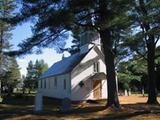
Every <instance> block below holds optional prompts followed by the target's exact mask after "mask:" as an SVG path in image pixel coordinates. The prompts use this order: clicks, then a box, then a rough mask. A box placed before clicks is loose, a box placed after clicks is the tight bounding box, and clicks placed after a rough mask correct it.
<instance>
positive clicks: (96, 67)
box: [93, 62, 99, 72]
mask: <svg viewBox="0 0 160 120" xmlns="http://www.w3.org/2000/svg"><path fill="white" fill-rule="evenodd" d="M93 67H94V68H93V69H94V72H99V62H95V63H94V65H93Z"/></svg>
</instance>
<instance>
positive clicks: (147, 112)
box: [0, 95, 160, 120]
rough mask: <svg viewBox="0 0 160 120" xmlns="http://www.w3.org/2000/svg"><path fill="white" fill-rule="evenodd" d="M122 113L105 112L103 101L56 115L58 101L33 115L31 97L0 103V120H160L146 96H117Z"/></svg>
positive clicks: (159, 109)
mask: <svg viewBox="0 0 160 120" xmlns="http://www.w3.org/2000/svg"><path fill="white" fill-rule="evenodd" d="M119 99H120V103H121V110H115V109H114V110H113V109H111V108H108V109H105V101H104V100H102V101H89V102H82V103H80V104H75V103H74V104H73V105H72V106H73V110H72V111H70V112H67V113H62V112H59V104H60V103H59V101H57V100H51V99H45V100H44V104H45V105H44V111H43V112H42V113H39V114H38V113H34V105H33V104H34V96H32V97H25V98H15V99H14V100H13V98H12V100H11V98H10V99H8V100H6V101H4V103H2V104H0V120H5V119H9V120H28V119H32V120H36V119H41V120H48V119H49V120H71V119H74V120H82V119H83V120H84V119H86V120H106V119H107V120H108V119H109V120H112V119H114V120H160V105H147V104H145V102H146V101H147V97H142V96H140V95H132V96H129V97H126V96H120V97H119ZM158 100H159V102H160V98H158Z"/></svg>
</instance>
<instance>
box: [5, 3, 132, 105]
mask: <svg viewBox="0 0 160 120" xmlns="http://www.w3.org/2000/svg"><path fill="white" fill-rule="evenodd" d="M23 2H24V4H23V5H24V6H23V8H22V10H21V13H20V14H18V15H17V16H16V17H14V18H13V19H7V21H10V22H11V23H12V24H17V23H21V22H23V21H25V20H28V19H29V18H33V17H35V16H36V21H37V22H36V24H35V26H34V29H33V33H34V34H33V35H34V36H33V37H32V38H29V39H27V40H26V41H24V42H23V43H22V44H20V47H21V49H20V51H18V52H13V53H15V54H16V53H17V54H19V53H24V52H26V51H30V50H31V48H33V47H34V46H38V47H42V46H43V47H44V46H45V47H46V46H49V45H50V43H51V44H56V42H57V38H59V37H60V36H61V37H64V33H66V32H68V31H72V30H75V28H77V27H83V28H85V30H94V31H95V30H96V31H97V32H98V33H99V34H100V37H101V40H102V44H103V46H102V47H103V50H104V56H105V63H106V67H107V71H106V72H107V78H108V102H107V105H108V106H115V107H119V100H118V95H117V87H116V78H115V63H114V61H115V53H114V50H113V43H114V37H115V33H116V32H118V33H121V34H123V31H124V28H126V26H127V25H128V18H127V17H126V14H127V10H128V7H129V2H131V1H129V0H126V1H124V0H119V1H117V0H79V1H75V0H70V1H69V0H66V1H64V0H60V1H44V0H41V1H36V2H35V1H30V0H25V1H23ZM61 40H63V39H61ZM56 45H57V44H56ZM13 53H12V54H13Z"/></svg>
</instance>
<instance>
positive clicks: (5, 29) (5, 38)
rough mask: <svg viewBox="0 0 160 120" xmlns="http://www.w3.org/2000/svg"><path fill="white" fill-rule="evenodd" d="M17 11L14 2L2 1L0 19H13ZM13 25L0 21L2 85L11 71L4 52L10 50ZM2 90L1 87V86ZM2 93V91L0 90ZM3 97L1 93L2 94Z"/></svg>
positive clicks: (11, 0) (0, 2)
mask: <svg viewBox="0 0 160 120" xmlns="http://www.w3.org/2000/svg"><path fill="white" fill-rule="evenodd" d="M14 9H15V1H14V0H1V1H0V18H8V17H11V15H12V12H13V10H14ZM11 28H12V27H11V25H10V24H9V23H7V22H4V21H2V20H0V76H1V77H0V85H1V79H2V78H3V77H4V76H5V74H6V72H7V71H8V69H9V66H8V65H9V61H10V60H9V59H10V58H9V57H8V56H6V55H4V54H3V53H4V51H5V50H7V49H9V47H10V44H9V40H10V38H11V33H10V30H11ZM0 88H1V86H0ZM0 92H1V90H0ZM0 96H1V93H0Z"/></svg>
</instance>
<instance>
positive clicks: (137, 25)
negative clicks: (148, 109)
mask: <svg viewBox="0 0 160 120" xmlns="http://www.w3.org/2000/svg"><path fill="white" fill-rule="evenodd" d="M159 7H160V2H159V0H154V1H150V0H137V1H135V4H134V7H133V9H132V11H130V13H131V18H132V22H133V23H134V24H133V25H132V26H133V29H132V30H133V31H132V33H131V37H129V38H128V41H126V42H128V44H127V46H128V45H129V46H130V48H131V50H133V51H136V53H137V54H139V55H141V56H142V57H143V58H144V60H146V61H147V66H148V68H147V69H148V77H149V79H148V87H149V88H148V103H149V104H153V103H157V90H156V82H155V81H156V80H155V79H156V76H155V66H156V63H155V59H156V58H157V57H159V53H157V51H156V49H157V48H156V44H157V42H158V40H159V37H160V36H159V35H160V34H159V30H160V29H159V28H160V24H159V12H160V11H159ZM126 42H125V43H126Z"/></svg>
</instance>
